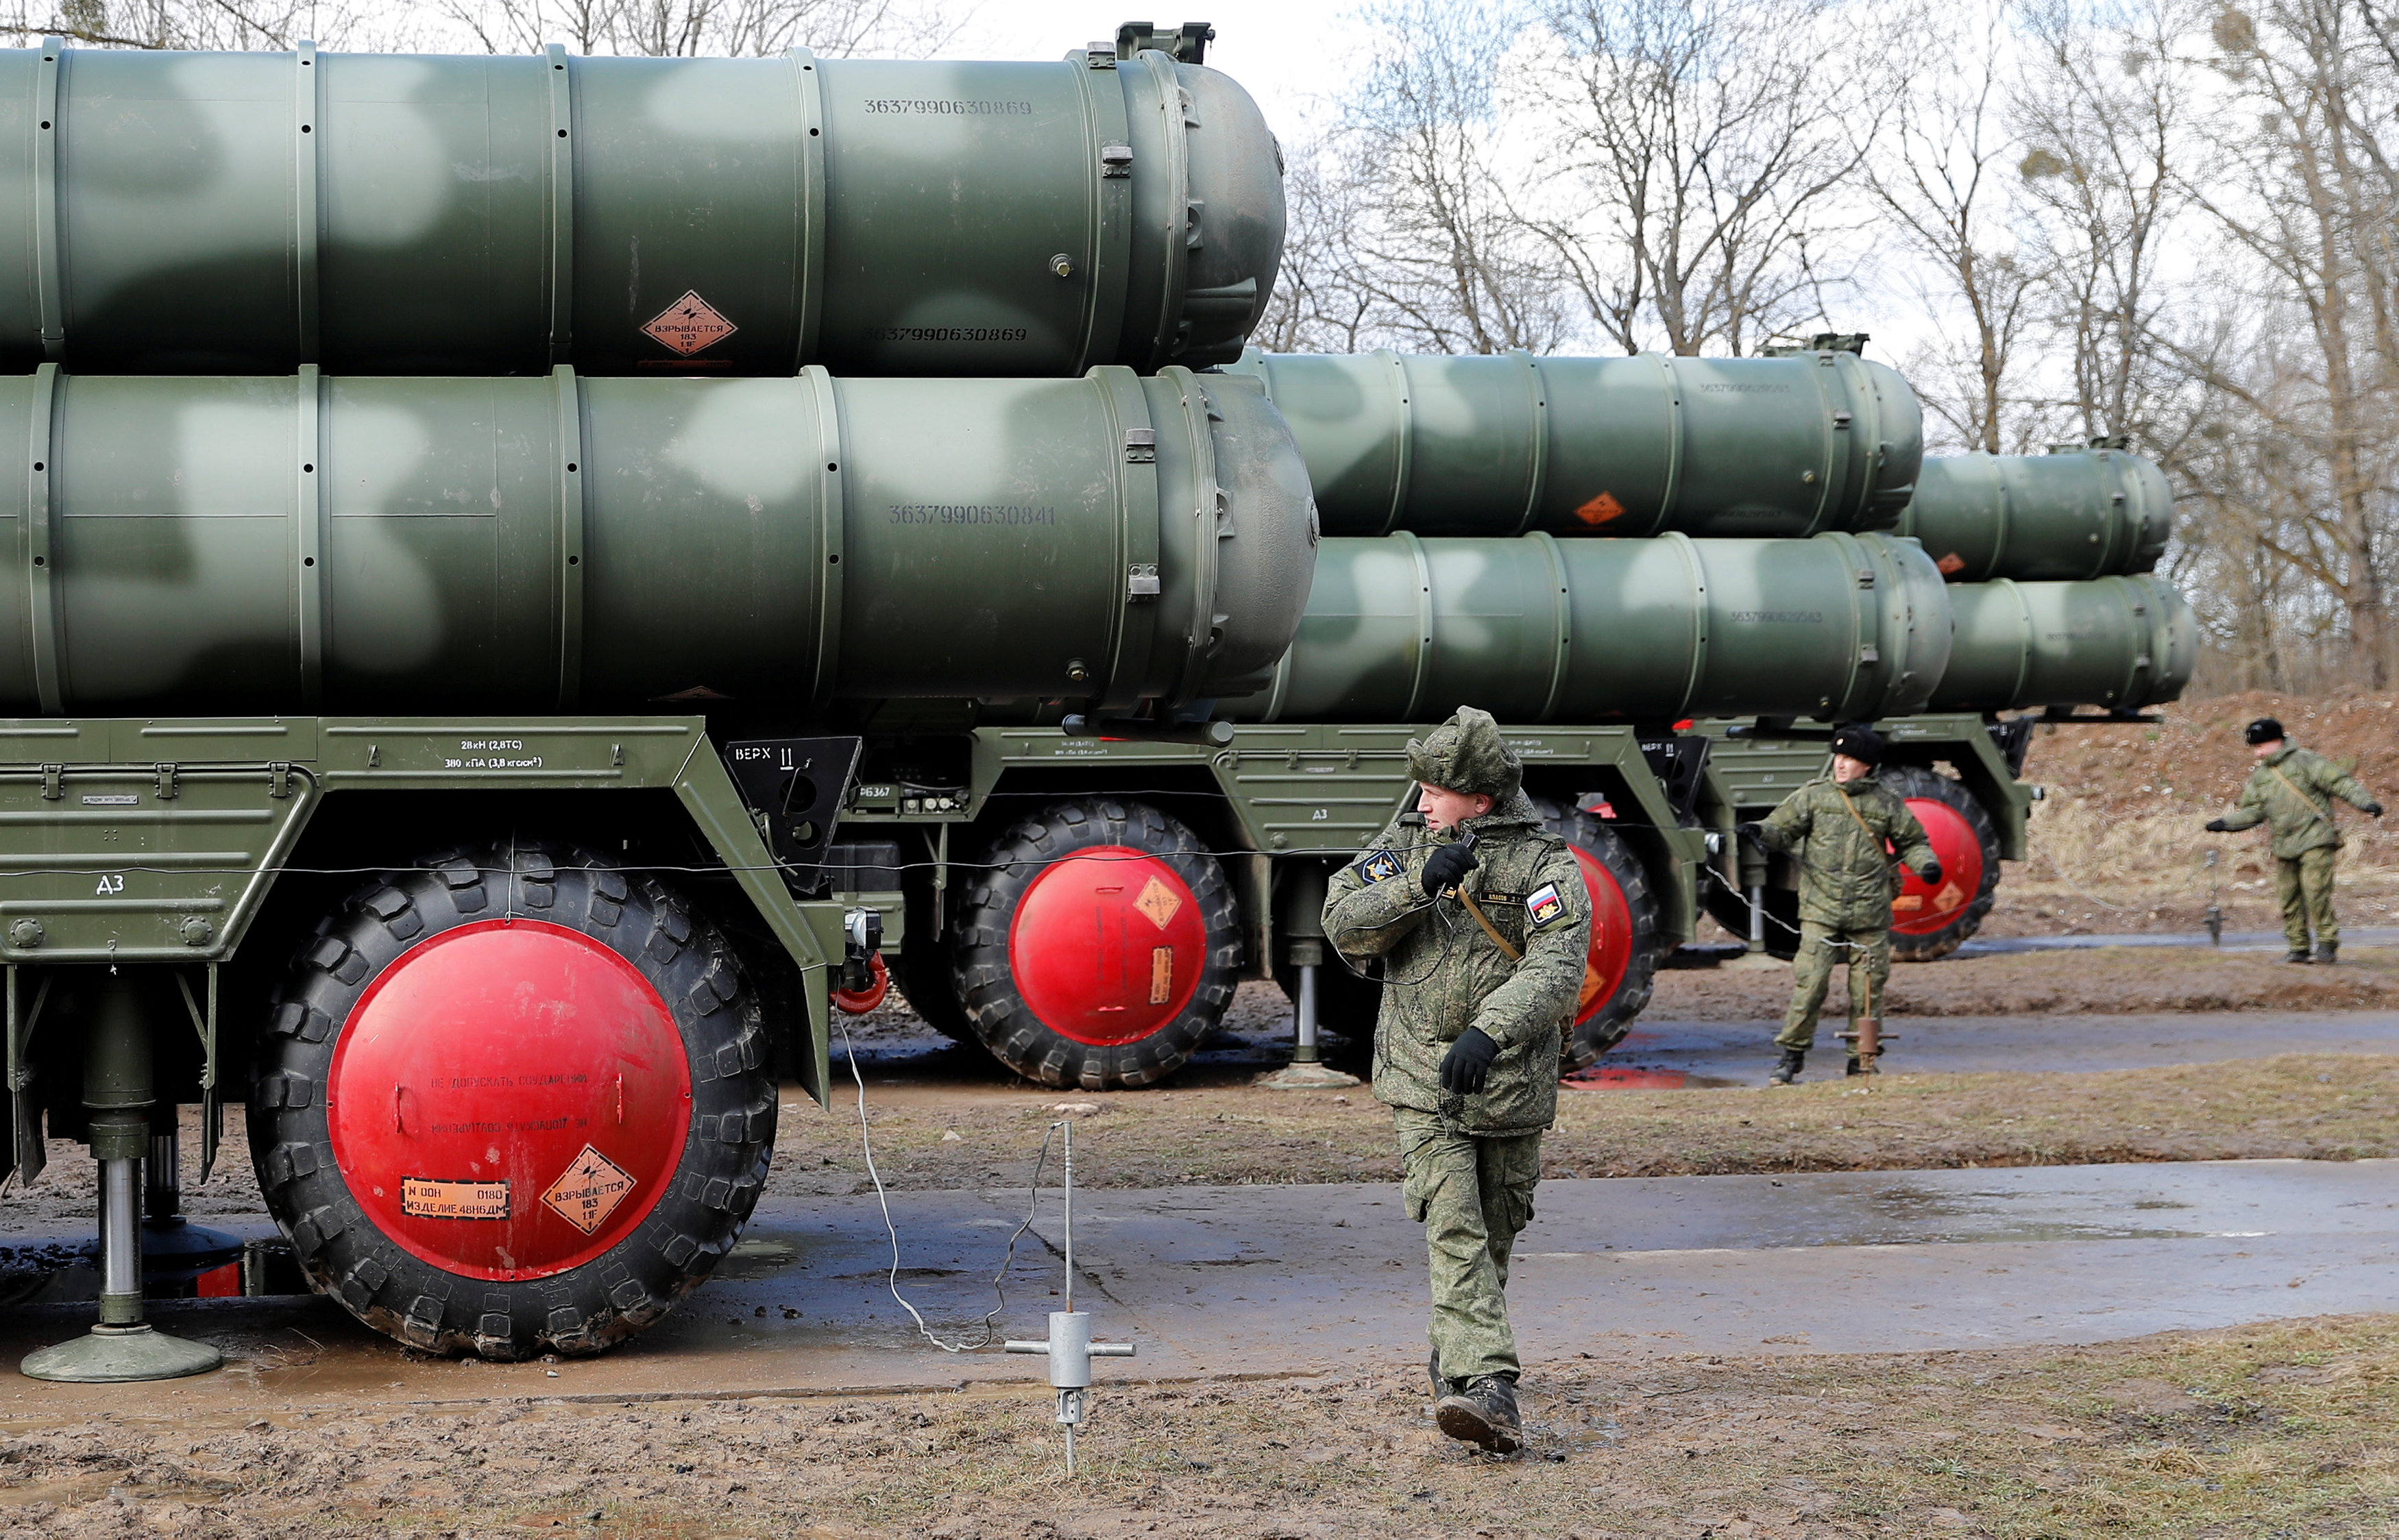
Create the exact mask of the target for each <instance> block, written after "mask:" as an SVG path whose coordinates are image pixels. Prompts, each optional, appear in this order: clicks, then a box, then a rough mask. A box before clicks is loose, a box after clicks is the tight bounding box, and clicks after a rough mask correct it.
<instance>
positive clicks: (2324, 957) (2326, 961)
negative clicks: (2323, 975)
mask: <svg viewBox="0 0 2399 1540" xmlns="http://www.w3.org/2000/svg"><path fill="white" fill-rule="evenodd" d="M2316 961H2317V962H2319V963H2322V964H2323V965H2324V966H2326V967H2330V966H2333V965H2334V964H2335V963H2338V962H2339V961H2340V943H2339V942H2338V941H2326V942H2324V944H2323V945H2322V946H2319V947H2317V948H2316Z"/></svg>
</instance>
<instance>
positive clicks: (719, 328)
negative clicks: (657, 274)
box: [642, 289, 741, 358]
mask: <svg viewBox="0 0 2399 1540" xmlns="http://www.w3.org/2000/svg"><path fill="white" fill-rule="evenodd" d="M642 330H643V331H644V332H646V333H647V334H649V335H650V336H652V337H655V338H657V340H658V341H659V342H662V343H664V344H667V345H668V346H669V347H671V348H673V349H674V350H675V351H676V352H678V353H680V354H682V355H683V356H684V358H690V357H691V356H692V355H693V354H695V353H697V352H698V351H699V350H700V349H702V348H704V347H709V346H712V345H713V344H717V343H721V342H723V341H724V340H725V338H727V337H730V336H731V335H733V333H735V332H736V331H740V330H741V329H740V328H739V327H738V326H736V325H734V324H733V323H732V322H731V321H728V320H726V319H725V317H723V316H721V315H719V314H718V313H717V310H716V307H715V306H714V305H712V304H709V303H708V302H707V301H706V300H703V299H701V298H700V297H699V291H698V290H694V289H686V290H684V294H683V298H681V299H679V300H677V301H675V302H674V304H671V305H668V306H667V307H666V308H665V309H664V310H661V311H659V312H658V313H657V315H655V316H653V317H650V319H649V322H648V324H646V325H644V327H643V328H642Z"/></svg>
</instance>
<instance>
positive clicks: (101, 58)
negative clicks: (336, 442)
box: [0, 30, 1283, 375]
mask: <svg viewBox="0 0 2399 1540" xmlns="http://www.w3.org/2000/svg"><path fill="white" fill-rule="evenodd" d="M1145 41H1147V38H1146V36H1145V34H1140V33H1138V32H1137V31H1134V30H1129V32H1128V34H1127V38H1126V42H1125V45H1124V46H1123V47H1121V48H1118V47H1092V48H1091V49H1088V50H1086V49H1078V50H1077V51H1076V52H1075V53H1073V54H1072V55H1070V56H1069V57H1068V58H1066V59H1065V60H1063V61H1054V62H1049V63H979V62H964V61H889V60H850V59H818V58H816V57H815V56H814V55H812V54H810V53H809V52H808V51H807V50H806V49H805V48H794V49H792V50H791V51H789V52H788V53H785V54H780V55H777V56H774V57H771V58H766V59H630V58H628V59H611V58H603V59H584V58H576V57H572V56H570V55H568V54H567V53H566V52H565V51H564V50H562V49H561V48H558V47H552V48H550V49H549V51H548V53H547V54H544V55H534V56H530V57H524V56H521V57H514V58H507V57H495V58H466V57H446V56H436V55H423V54H419V55H370V54H335V53H320V52H319V51H317V50H316V48H315V47H313V46H306V45H304V46H303V47H300V48H299V49H297V50H296V51H294V52H288V53H173V52H153V51H145V50H119V49H105V50H103V49H79V48H78V49H70V48H66V47H60V46H58V40H57V39H55V38H52V39H47V40H45V46H44V47H40V48H26V49H13V50H7V51H0V367H13V368H15V369H18V370H27V369H31V368H32V367H33V366H34V364H36V363H39V362H43V361H46V360H47V361H49V362H54V363H59V364H61V365H63V366H64V367H67V368H70V369H74V370H76V371H83V372H92V371H108V372H120V373H227V374H237V373H238V374H257V373H278V372H288V371H291V370H292V369H294V368H296V367H298V366H299V365H301V364H304V363H314V364H319V365H320V366H322V367H324V368H326V369H329V370H332V371H339V372H346V373H378V374H399V373H407V374H487V373H538V372H544V371H548V370H549V368H551V367H552V366H553V365H556V364H568V365H572V366H573V367H575V368H576V370H578V371H581V372H583V373H586V374H633V373H657V372H661V371H663V372H670V373H731V374H791V373H793V372H795V371H797V370H798V369H800V368H801V367H802V366H803V365H806V364H809V363H822V364H824V365H826V366H827V367H829V368H832V369H834V371H837V372H841V373H845V374H913V375H974V374H981V375H1003V374H1005V375H1076V374H1080V373H1081V372H1082V371H1084V370H1086V369H1088V368H1091V366H1093V365H1096V364H1107V363H1123V364H1129V365H1132V366H1133V367H1135V368H1138V369H1143V370H1151V369H1157V368H1159V367H1162V366H1164V365H1167V364H1170V363H1180V364H1186V365H1191V366H1195V367H1196V366H1200V365H1205V364H1209V363H1213V362H1219V361H1228V360H1230V359H1232V358H1235V357H1237V356H1238V355H1239V354H1240V348H1241V344H1242V341H1243V339H1244V338H1245V337H1246V336H1247V335H1248V333H1249V330H1250V327H1251V325H1252V324H1253V323H1254V321H1255V320H1256V318H1257V317H1258V316H1259V314H1260V313H1261V312H1262V311H1263V309H1264V308H1265V305H1266V304H1267V298H1268V296H1269V294H1270V293H1271V291H1272V290H1273V288H1274V280H1275V272H1276V268H1277V266H1278V265H1279V263H1281V252H1282V235H1283V197H1282V181H1281V158H1280V152H1279V151H1278V149H1277V147H1276V144H1275V142H1274V137H1273V135H1272V134H1270V133H1269V132H1268V131H1267V126H1266V122H1265V120H1264V119H1263V118H1262V117H1260V115H1259V114H1258V110H1257V106H1256V104H1255V103H1254V102H1253V101H1251V100H1250V98H1249V95H1248V93H1246V92H1244V91H1243V90H1242V89H1241V88H1240V86H1238V85H1236V84H1235V83H1234V82H1233V81H1232V80H1231V79H1229V78H1228V77H1227V76H1226V75H1224V74H1219V73H1218V72H1216V71H1214V70H1212V69H1208V68H1206V67H1204V66H1202V65H1200V64H1197V63H1183V62H1179V61H1177V59H1176V58H1174V57H1173V56H1172V55H1171V54H1170V53H1168V52H1166V51H1163V50H1161V49H1159V48H1150V47H1139V46H1138V45H1139V44H1141V43H1143V42H1145ZM1186 41H1187V40H1186ZM1190 51H1193V50H1191V49H1189V48H1188V47H1186V52H1190ZM1120 53H1121V54H1123V55H1125V57H1119V54H1120Z"/></svg>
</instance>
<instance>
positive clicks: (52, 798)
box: [42, 764, 67, 802]
mask: <svg viewBox="0 0 2399 1540" xmlns="http://www.w3.org/2000/svg"><path fill="white" fill-rule="evenodd" d="M66 773H67V767H66V766H65V765H63V764H45V765H43V766H42V800H43V801H44V802H56V801H58V800H59V799H60V798H61V797H63V796H65V795H66V794H67V789H66V786H65V780H66Z"/></svg>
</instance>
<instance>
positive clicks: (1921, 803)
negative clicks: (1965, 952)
mask: <svg viewBox="0 0 2399 1540" xmlns="http://www.w3.org/2000/svg"><path fill="white" fill-rule="evenodd" d="M1876 778H1877V780H1879V781H1881V782H1882V783H1883V784H1884V785H1885V786H1888V787H1890V788H1891V790H1894V791H1896V792H1898V793H1899V794H1900V795H1901V796H1903V797H1904V798H1906V799H1907V810H1908V811H1909V812H1911V813H1913V814H1915V815H1916V821H1917V822H1918V823H1920V824H1922V825H1923V826H1924V837H1925V838H1926V839H1928V840H1930V841H1931V842H1932V854H1933V855H1934V857H1936V858H1938V859H1939V860H1940V862H1941V884H1940V885H1939V886H1938V887H1937V888H1936V887H1933V886H1931V885H1928V884H1926V883H1924V882H1921V881H1919V880H1918V877H1917V875H1916V873H1914V872H1912V871H1903V872H1902V873H1901V875H1900V891H1899V897H1898V898H1894V899H1892V900H1891V959H1892V961H1894V962H1901V963H1930V962H1932V961H1933V960H1935V959H1936V958H1941V957H1946V956H1948V955H1949V954H1950V953H1951V952H1955V951H1957V950H1958V947H1959V943H1961V942H1963V941H1964V940H1965V939H1966V938H1967V937H1969V936H1972V935H1973V934H1974V932H1975V931H1977V930H1979V929H1981V928H1982V925H1983V916H1984V915H1986V914H1988V913H1989V912H1991V900H1992V898H1994V896H1995V895H1996V894H1997V892H1998V890H1999V829H1998V828H1997V826H1995V825H1994V824H1993V823H1992V822H1991V817H1990V815H1989V814H1987V813H1986V812H1984V811H1983V806H1982V804H1980V803H1978V802H1976V801H1975V800H1974V798H1973V794H1972V792H1970V791H1968V790H1966V789H1965V787H1963V786H1961V785H1959V783H1958V782H1957V781H1954V780H1952V779H1950V778H1949V777H1947V776H1944V775H1940V774H1938V773H1936V772H1934V771H1931V770H1927V769H1924V768H1923V767H1921V766H1920V765H1914V764H1904V765H1897V766H1894V767H1892V768H1891V769H1888V770H1884V771H1880V772H1878V773H1877V776H1876Z"/></svg>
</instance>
